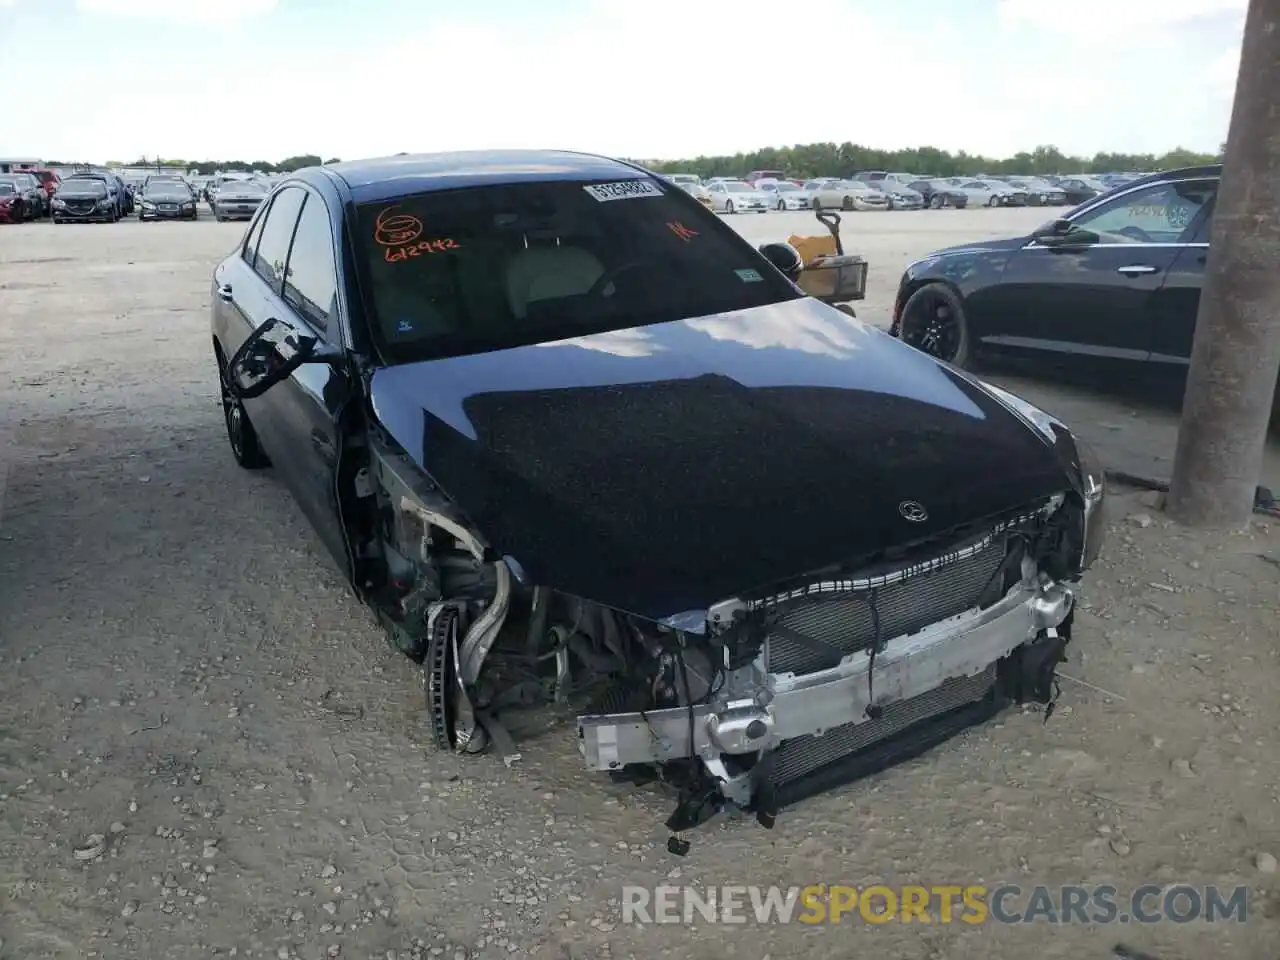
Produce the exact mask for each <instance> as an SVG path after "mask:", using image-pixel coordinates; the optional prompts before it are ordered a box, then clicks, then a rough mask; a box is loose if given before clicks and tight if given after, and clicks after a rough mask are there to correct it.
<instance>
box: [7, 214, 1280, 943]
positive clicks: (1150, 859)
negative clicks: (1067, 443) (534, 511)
mask: <svg viewBox="0 0 1280 960" xmlns="http://www.w3.org/2000/svg"><path fill="white" fill-rule="evenodd" d="M792 219H795V220H796V221H797V222H798V223H799V224H800V225H802V226H803V227H804V229H805V230H806V231H807V230H808V225H807V223H806V222H804V221H805V220H807V218H802V217H800V215H770V216H769V217H767V218H766V217H758V218H753V222H751V223H750V224H749V225H743V226H742V227H741V229H743V231H744V232H747V233H748V235H750V236H752V238H753V239H765V238H766V237H764V236H760V237H757V236H756V234H757V231H762V230H765V229H766V226H767V228H768V229H769V231H770V233H771V234H772V235H773V236H777V235H779V234H781V235H782V236H785V235H786V234H787V233H790V232H792V227H791V224H790V223H789V222H788V221H790V220H792ZM1038 219H1039V216H1038V215H1037V213H1036V212H1034V211H1017V212H1012V213H1008V212H1003V211H972V212H955V211H937V212H929V213H920V214H901V215H897V214H884V215H879V214H856V215H853V216H852V217H851V218H849V221H847V224H848V226H849V228H850V230H851V231H853V230H856V232H857V237H858V247H859V249H861V250H864V251H866V253H867V255H868V257H869V259H871V260H872V262H873V265H874V268H875V269H874V272H873V274H872V291H871V296H870V297H869V299H868V304H867V309H866V310H865V311H864V313H865V314H866V315H867V316H869V317H871V318H872V319H873V320H874V319H876V318H877V316H878V315H879V314H878V311H883V310H885V309H886V305H887V301H888V298H889V296H890V295H891V293H892V288H893V284H894V282H895V281H896V278H897V271H898V270H900V268H901V266H902V265H903V264H904V263H905V262H906V261H907V260H908V259H910V258H911V257H913V256H917V255H920V254H921V253H923V252H925V251H927V250H928V249H929V248H931V247H934V246H939V245H943V244H946V243H952V242H959V241H962V240H964V239H965V238H971V237H974V236H979V235H983V234H986V233H1000V232H1005V231H1007V230H1010V229H1017V228H1018V227H1019V226H1026V225H1027V223H1026V222H1024V221H1028V222H1030V221H1036V220H1038ZM770 221H771V222H770ZM775 231H776V232H775ZM239 233H240V228H238V227H236V226H235V225H217V224H213V223H204V222H202V223H198V224H148V225H145V226H140V225H138V224H136V223H132V222H126V223H121V224H119V225H115V226H100V227H69V226H68V227H56V228H55V227H52V226H49V225H47V224H38V225H27V226H20V227H12V228H7V229H0V363H3V365H4V369H3V371H2V372H0V452H2V453H3V456H4V458H5V459H4V460H3V461H0V496H2V498H3V499H2V501H0V502H2V504H3V507H2V511H3V512H2V513H0V578H2V579H0V677H2V678H3V680H2V681H0V684H2V685H0V690H3V696H2V697H0V940H3V946H0V957H3V958H6V960H7V958H21V960H36V958H43V957H56V958H64V957H66V958H70V957H102V958H121V960H124V958H144V960H150V958H157V960H159V958H183V960H189V958H193V957H200V956H219V957H228V956H237V957H265V958H275V957H291V956H297V957H305V958H318V957H335V956H342V957H347V958H377V960H383V958H388V957H391V958H405V957H426V956H441V957H443V958H445V960H452V958H472V957H499V956H516V957H521V956H531V957H539V958H542V957H546V958H561V960H562V958H606V957H612V958H619V960H620V958H623V957H637V958H651V957H656V956H664V957H672V958H685V957H688V958H698V960H717V958H721V957H726V958H727V957H742V958H750V960H761V958H765V957H769V958H771V960H783V958H799V957H832V958H835V957H848V956H851V955H857V954H871V953H874V954H875V955H877V956H882V957H887V958H894V960H896V958H904V960H905V958H916V957H918V958H947V960H969V958H973V960H978V958H988V957H991V958H1011V960H1012V958H1018V960H1022V958H1025V957H1027V956H1029V955H1036V956H1039V957H1043V958H1046V960H1049V958H1057V957H1063V958H1066V957H1069V958H1072V960H1081V958H1086V957H1105V956H1106V955H1107V951H1108V950H1109V948H1110V947H1111V945H1112V944H1113V943H1115V942H1117V941H1126V942H1130V943H1132V944H1133V945H1134V946H1137V947H1140V948H1142V949H1145V950H1148V951H1150V952H1152V953H1155V954H1158V955H1160V956H1161V957H1162V958H1164V960H1174V958H1179V957H1180V958H1185V960H1192V958H1195V960H1204V958H1210V957H1222V958H1227V957H1231V958H1241V960H1253V958H1258V960H1264V958H1265V960H1275V958H1276V957H1277V944H1278V943H1280V875H1278V874H1276V872H1275V870H1276V861H1275V859H1274V855H1280V806H1278V805H1280V761H1278V758H1277V750H1276V747H1275V741H1274V736H1275V731H1276V730H1277V729H1278V727H1280V698H1277V696H1276V690H1277V688H1278V680H1280V664H1277V653H1276V651H1277V639H1278V638H1277V627H1276V613H1275V611H1276V597H1277V595H1278V590H1280V537H1278V536H1277V533H1276V530H1275V526H1274V524H1268V523H1265V522H1262V521H1261V520H1259V521H1258V522H1256V523H1254V524H1253V525H1252V526H1251V528H1250V529H1249V530H1248V531H1247V532H1244V533H1241V534H1239V535H1234V536H1223V537H1213V538H1194V539H1193V538H1191V537H1189V536H1188V535H1186V534H1184V533H1182V532H1180V531H1179V530H1177V529H1175V528H1173V527H1171V526H1169V525H1168V524H1167V523H1166V522H1165V521H1164V520H1163V518H1162V516H1161V514H1160V513H1159V511H1158V510H1156V509H1154V508H1153V507H1152V506H1151V505H1149V504H1144V503H1142V502H1141V501H1140V498H1139V497H1138V496H1137V495H1136V494H1127V495H1121V496H1119V497H1116V498H1114V499H1113V500H1112V502H1111V503H1112V508H1113V527H1112V533H1111V539H1110V542H1109V545H1108V549H1107V551H1106V554H1105V557H1104V559H1103V560H1102V561H1101V562H1100V564H1099V565H1098V567H1097V568H1096V569H1095V571H1093V572H1092V573H1091V574H1090V575H1089V577H1088V578H1087V580H1086V582H1085V583H1084V585H1083V597H1084V599H1083V604H1084V606H1083V609H1082V611H1081V615H1080V617H1079V619H1078V626H1077V634H1076V637H1077V639H1076V643H1075V644H1074V649H1075V653H1074V656H1073V658H1072V662H1071V663H1070V664H1068V665H1067V667H1066V671H1067V673H1068V674H1070V676H1071V677H1072V678H1074V679H1073V680H1064V682H1063V699H1062V700H1061V702H1060V705H1059V708H1058V710H1057V711H1056V713H1055V715H1054V716H1053V717H1052V718H1050V719H1049V720H1048V722H1047V723H1045V722H1043V721H1044V718H1043V717H1042V716H1040V715H1038V714H1036V713H1034V712H1031V711H1028V712H1024V713H1016V712H1015V713H1011V714H1009V715H1007V716H1005V717H1003V718H1001V720H1000V721H999V722H997V723H994V724H991V725H989V726H987V727H985V728H982V729H979V730H977V731H973V732H970V733H969V734H966V735H965V736H963V737H961V738H959V739H957V740H955V741H953V742H952V743H950V744H948V745H947V746H945V747H944V748H942V749H939V750H937V751H935V752H933V753H932V754H930V755H928V756H927V757H925V758H923V759H921V760H919V761H916V762H914V763H911V764H908V765H906V766H904V767H900V768H898V769H896V770H894V771H891V772H889V773H887V774H884V775H881V776H879V777H877V778H874V779H872V780H868V781H864V782H862V783H860V784H857V785H854V786H852V787H849V788H846V789H843V790H839V791H836V792H833V793H830V794H827V795H825V796H823V797H821V798H819V799H817V800H814V801H811V802H809V803H807V804H804V805H803V806H800V807H797V808H795V809H792V810H789V811H785V812H784V813H783V815H782V817H781V818H780V819H779V822H778V825H777V828H776V829H775V830H774V831H773V832H766V831H763V830H762V829H761V828H760V827H758V826H757V825H756V824H755V823H754V821H751V820H741V819H739V820H731V821H726V822H719V823H716V824H714V825H712V826H711V827H709V828H707V829H705V830H703V831H701V832H699V833H697V834H694V835H691V839H692V841H693V848H692V850H691V852H690V855H689V857H688V858H686V859H684V860H678V859H675V858H672V857H671V856H670V855H669V854H667V852H666V850H665V841H666V834H665V832H664V831H663V829H662V827H661V821H662V819H663V818H664V817H665V816H666V814H667V813H668V812H669V809H670V800H669V798H667V797H664V796H662V795H661V794H659V793H658V792H656V791H650V790H645V791H639V792H637V791H635V790H632V789H624V788H621V787H618V786H615V785H613V784H611V783H609V782H607V781H604V780H601V779H599V778H597V777H595V776H594V775H589V774H587V773H585V772H584V771H583V770H581V768H580V763H579V761H578V760H577V757H576V753H575V751H574V749H573V744H572V742H571V739H570V738H569V737H568V736H567V733H568V730H567V729H566V728H564V727H559V728H556V727H552V726H550V725H549V729H548V732H547V734H546V735H545V736H543V737H541V738H539V739H538V740H536V741H534V742H531V743H526V744H525V745H524V746H525V749H524V757H525V759H524V761H523V762H522V763H521V764H519V765H517V767H516V768H513V769H506V768H504V767H503V765H502V764H501V762H499V761H498V760H497V759H495V758H493V757H482V758H478V759H472V760H468V761H459V760H457V759H455V758H453V757H451V756H442V755H440V754H438V753H436V752H434V751H433V750H432V748H431V747H430V746H429V743H428V737H427V735H426V731H425V730H424V728H423V726H422V723H421V717H420V714H419V709H420V705H421V701H422V695H421V690H420V687H419V679H418V677H417V675H416V674H415V672H414V670H413V669H412V666H411V664H410V663H409V662H408V661H406V660H403V659H402V658H400V657H398V656H397V655H395V654H393V653H391V652H390V651H389V650H388V648H387V646H386V644H385V642H384V640H383V638H382V636H381V635H380V634H379V632H378V631H377V630H376V629H375V627H374V626H373V624H372V622H371V619H370V618H369V617H368V616H367V615H366V614H365V613H364V611H363V610H362V609H361V608H359V607H357V606H356V605H355V604H354V602H353V601H352V600H351V599H350V598H349V596H348V595H347V594H346V592H345V591H344V589H343V585H342V584H341V583H340V582H339V579H338V577H337V575H336V574H335V573H334V571H333V570H332V569H331V568H330V567H329V566H328V565H327V564H326V563H325V562H324V561H322V559H321V556H320V552H319V548H318V547H317V546H316V544H315V543H314V542H313V540H312V538H311V535H310V532H309V530H308V528H307V527H306V525H305V524H304V522H303V520H302V517H301V515H300V513H299V512H298V510H297V509H296V508H295V507H294V505H293V503H292V502H291V501H290V500H289V498H288V497H287V496H286V495H285V494H284V493H283V491H282V489H281V488H280V487H279V486H277V485H276V484H275V483H274V482H273V481H272V479H271V477H270V476H269V475H265V476H250V475H248V474H245V473H244V472H242V471H239V470H237V469H236V468H235V466H234V465H233V463H232V461H231V457H230V455H229V453H228V451H227V450H226V448H225V440H224V436H223V428H222V422H221V416H220V411H219V408H218V404H217V401H216V392H215V387H214V365H213V358H212V355H211V352H210V348H209V336H208V328H207V307H208V299H209V273H210V269H211V267H212V265H213V263H214V262H215V261H216V260H217V259H218V258H219V257H220V256H221V255H222V254H224V253H225V252H226V251H227V250H228V249H229V248H230V247H231V246H232V245H233V244H234V242H235V241H236V239H237V238H238V236H239ZM1101 415H1102V414H1099V416H1101ZM1223 644H1226V645H1227V646H1226V647H1224V646H1223ZM1076 681H1084V683H1081V682H1076ZM1099 688H1101V689H1099ZM878 881H883V882H888V883H923V884H926V885H931V884H945V883H956V884H972V883H986V884H988V885H994V884H996V883H998V882H1001V881H1009V882H1013V883H1017V884H1020V885H1022V886H1023V888H1024V889H1026V888H1029V887H1031V886H1032V885H1035V884H1048V885H1053V886H1057V885H1060V884H1074V883H1083V884H1098V883H1113V884H1114V885H1115V886H1116V887H1118V888H1119V889H1120V891H1121V895H1122V897H1123V895H1124V893H1125V892H1127V891H1130V890H1132V889H1134V888H1136V887H1138V886H1139V885H1141V884H1146V883H1154V884H1159V885H1161V886H1165V885H1168V884H1171V883H1174V882H1179V881H1183V882H1187V883H1190V884H1194V885H1203V884H1217V885H1219V886H1228V887H1234V886H1235V885H1237V884H1243V885H1247V886H1248V887H1249V888H1250V898H1251V899H1250V908H1249V917H1248V920H1247V922H1246V923H1244V924H1236V923H1226V924H1218V925H1216V926H1209V925H1206V924H1202V923H1188V924H1177V923H1172V922H1165V923H1161V924H1157V925H1152V926H1146V925H1143V926H1138V925H1129V926H1119V925H1115V926H1110V927H1103V926H1090V925H1085V924H1081V923H1075V924H1071V925H1066V926H1059V927H1057V928H1055V927H1053V926H1051V925H1049V924H1047V923H1044V922H1041V923H1037V924H1030V925H1019V926H999V925H994V924H988V925H985V926H982V927H970V926H967V925H965V924H959V923H957V924H952V925H942V924H938V923H934V924H932V925H928V926H922V925H919V924H909V925H904V924H900V923H891V924H887V925H870V924H866V923H863V922H861V921H860V920H857V919H850V918H846V920H845V922H844V923H842V924H841V925H840V926H839V927H836V928H829V927H802V926H799V925H795V926H779V925H772V926H757V925H755V924H747V925H718V926H712V925H709V924H706V923H703V922H699V923H698V924H697V925H696V926H693V927H689V926H684V925H677V926H652V927H644V928H639V927H634V926H628V925H624V924H622V923H621V922H620V917H619V910H618V907H619V903H618V898H619V896H620V892H621V888H622V886H623V885H624V884H639V885H655V884H659V883H678V884H694V885H699V886H702V885H721V884H779V885H791V884H796V885H805V884H813V883H828V884H830V883H849V884H855V885H865V884H868V883H872V882H878Z"/></svg>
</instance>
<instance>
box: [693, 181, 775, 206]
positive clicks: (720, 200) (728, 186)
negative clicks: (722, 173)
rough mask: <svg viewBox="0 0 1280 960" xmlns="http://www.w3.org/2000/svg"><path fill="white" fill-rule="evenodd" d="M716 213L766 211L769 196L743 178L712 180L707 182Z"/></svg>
mask: <svg viewBox="0 0 1280 960" xmlns="http://www.w3.org/2000/svg"><path fill="white" fill-rule="evenodd" d="M707 191H708V192H709V193H710V194H711V209H712V210H714V211H716V213H768V212H769V208H770V207H769V199H770V198H769V197H768V196H767V195H766V194H764V193H762V192H761V191H759V190H757V189H756V188H755V187H753V186H751V184H749V183H747V182H746V181H745V180H713V181H712V182H711V183H709V184H707Z"/></svg>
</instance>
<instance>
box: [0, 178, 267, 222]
mask: <svg viewBox="0 0 1280 960" xmlns="http://www.w3.org/2000/svg"><path fill="white" fill-rule="evenodd" d="M271 186H272V184H271V181H270V179H269V178H266V177H262V176H260V175H253V174H243V175H242V174H226V175H220V176H217V177H211V178H209V179H208V180H206V181H204V182H202V183H200V184H195V183H192V182H191V181H190V180H189V179H187V178H186V177H184V176H182V175H181V174H179V173H176V172H167V171H158V172H156V173H153V174H145V175H142V174H135V175H132V176H130V177H128V178H127V179H126V178H125V177H122V176H121V175H120V174H119V173H117V172H116V171H114V170H112V169H110V168H108V167H92V166H85V167H81V168H78V169H77V170H76V171H75V172H74V173H72V174H70V175H68V176H66V177H61V176H59V174H58V173H57V172H56V171H53V170H27V171H22V172H15V173H3V174H0V222H10V223H22V222H24V221H29V220H39V219H42V218H44V217H49V218H50V219H51V220H52V221H53V222H54V223H58V224H61V223H72V222H79V223H116V222H118V221H119V220H121V219H123V218H125V217H128V216H132V215H134V214H136V215H137V218H138V220H140V221H149V220H196V219H198V217H199V210H198V207H199V203H200V201H201V200H204V201H205V202H207V203H208V204H209V207H210V209H211V210H212V211H213V215H214V219H216V220H219V221H223V220H247V219H249V218H250V217H252V216H253V214H254V213H255V212H256V211H257V209H258V207H259V206H260V205H261V203H262V201H263V200H264V199H265V198H266V196H267V194H268V193H270V190H271Z"/></svg>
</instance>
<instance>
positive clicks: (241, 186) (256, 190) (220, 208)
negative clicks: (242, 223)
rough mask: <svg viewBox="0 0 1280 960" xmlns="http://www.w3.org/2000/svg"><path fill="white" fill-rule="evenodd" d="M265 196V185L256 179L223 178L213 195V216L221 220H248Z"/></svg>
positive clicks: (256, 210)
mask: <svg viewBox="0 0 1280 960" xmlns="http://www.w3.org/2000/svg"><path fill="white" fill-rule="evenodd" d="M266 198H267V186H266V185H265V184H263V183H261V182H260V181H257V180H224V181H223V182H222V183H221V184H219V185H218V191H217V193H216V194H215V195H214V197H213V200H212V204H213V217H214V219H215V220H217V221H218V222H219V223H221V222H222V221H223V220H248V219H249V218H250V217H252V216H253V215H254V214H255V213H257V212H258V207H260V206H261V205H262V201H263V200H265V199H266Z"/></svg>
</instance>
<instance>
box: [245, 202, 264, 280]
mask: <svg viewBox="0 0 1280 960" xmlns="http://www.w3.org/2000/svg"><path fill="white" fill-rule="evenodd" d="M267 209H268V208H267V204H265V203H264V204H263V205H262V207H261V208H260V209H259V211H258V215H257V216H256V217H254V218H253V221H252V222H251V223H250V224H249V229H248V230H246V231H245V238H244V251H243V253H242V254H241V255H242V256H243V257H244V260H245V263H247V264H249V266H253V258H254V257H255V256H256V255H257V253H258V239H259V238H260V237H261V236H262V225H263V224H264V223H266V222H267Z"/></svg>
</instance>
